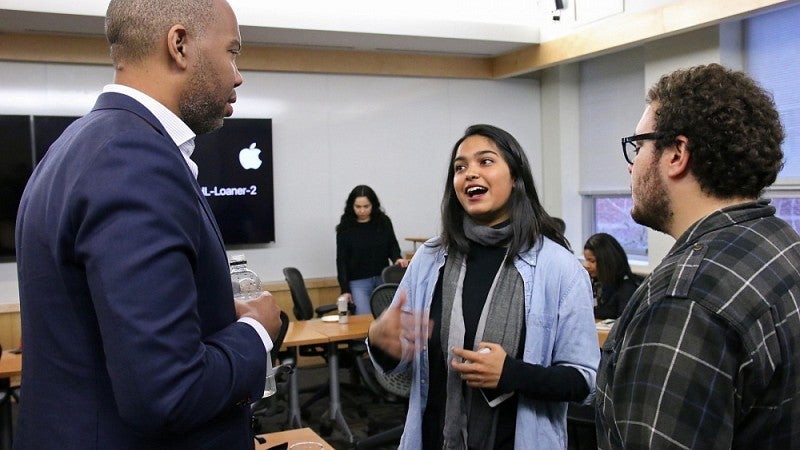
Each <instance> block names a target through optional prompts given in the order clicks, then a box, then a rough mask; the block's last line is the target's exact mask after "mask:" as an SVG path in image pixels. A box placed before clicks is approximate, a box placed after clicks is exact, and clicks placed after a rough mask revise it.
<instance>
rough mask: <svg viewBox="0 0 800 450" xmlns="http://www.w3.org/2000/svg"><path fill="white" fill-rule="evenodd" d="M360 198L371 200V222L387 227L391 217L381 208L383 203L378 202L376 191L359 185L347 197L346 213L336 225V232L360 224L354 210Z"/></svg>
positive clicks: (364, 185)
mask: <svg viewBox="0 0 800 450" xmlns="http://www.w3.org/2000/svg"><path fill="white" fill-rule="evenodd" d="M358 197H367V200H369V202H370V203H371V204H372V213H370V216H369V220H371V221H375V223H378V224H381V225H385V224H386V223H387V222H389V216H387V215H386V213H385V212H383V209H382V208H381V201H380V200H378V194H376V193H375V191H374V190H373V189H372V188H371V187H369V186H367V185H366V184H359V185H358V186H356V187H354V188H353V190H352V191H350V194H349V195H348V196H347V201H346V202H345V204H344V213H342V217H340V218H339V224H338V225H336V231H340V230H344V229H346V228H350V227H353V226H355V224H356V223H357V222H358V217H357V216H356V212H355V210H354V209H353V205H355V203H356V199H357V198H358Z"/></svg>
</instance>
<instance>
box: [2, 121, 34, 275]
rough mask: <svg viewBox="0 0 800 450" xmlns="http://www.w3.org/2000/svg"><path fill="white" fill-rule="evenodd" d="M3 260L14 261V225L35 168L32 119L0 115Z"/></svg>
mask: <svg viewBox="0 0 800 450" xmlns="http://www.w3.org/2000/svg"><path fill="white" fill-rule="evenodd" d="M0 143H2V149H1V150H0V155H1V156H0V261H13V260H14V256H15V253H16V252H15V249H14V226H15V224H16V221H17V209H18V208H19V199H20V198H21V197H22V191H23V190H25V184H26V183H27V182H28V177H30V175H31V171H32V169H33V156H32V146H31V118H30V116H14V115H0Z"/></svg>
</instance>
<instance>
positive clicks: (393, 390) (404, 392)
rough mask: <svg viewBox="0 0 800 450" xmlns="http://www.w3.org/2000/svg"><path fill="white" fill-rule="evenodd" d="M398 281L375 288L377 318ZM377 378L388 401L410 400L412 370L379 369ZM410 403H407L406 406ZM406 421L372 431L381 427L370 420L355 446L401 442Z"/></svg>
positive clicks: (392, 296)
mask: <svg viewBox="0 0 800 450" xmlns="http://www.w3.org/2000/svg"><path fill="white" fill-rule="evenodd" d="M397 287H398V284H397V283H384V284H382V285H380V286H378V287H376V288H375V290H374V291H372V295H371V296H370V307H371V308H372V315H373V317H375V318H376V319H377V318H378V316H380V315H381V313H383V311H385V310H386V308H388V307H389V305H391V303H392V300H393V299H394V294H395V292H397ZM374 374H375V379H376V381H377V382H378V384H379V385H380V386H381V388H383V390H384V395H383V398H384V400H386V401H390V402H397V401H398V399H402V401H403V402H404V403H405V402H407V400H408V397H409V396H410V392H411V371H405V372H401V373H397V374H391V375H389V374H384V373H381V372H380V371H379V370H375V371H374ZM407 407H408V405H407V404H406V408H407ZM398 416H399V417H400V418H401V419H404V418H405V414H400V415H398ZM403 426H404V423H403V421H402V420H401V422H400V424H399V425H395V426H392V427H391V428H389V429H387V430H383V431H380V432H377V433H372V431H371V430H372V429H373V428H380V426H379V424H376V423H374V422H372V421H371V422H370V423H369V426H368V434H369V436H367V437H366V438H364V439H361V440H360V441H358V442H356V445H355V448H356V449H358V450H360V449H369V448H375V447H379V446H385V445H388V444H397V443H399V442H400V436H402V434H403Z"/></svg>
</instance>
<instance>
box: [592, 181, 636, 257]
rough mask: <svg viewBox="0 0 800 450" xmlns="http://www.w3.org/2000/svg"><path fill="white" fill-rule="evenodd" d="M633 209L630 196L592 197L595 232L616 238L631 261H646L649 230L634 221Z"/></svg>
mask: <svg viewBox="0 0 800 450" xmlns="http://www.w3.org/2000/svg"><path fill="white" fill-rule="evenodd" d="M631 207H633V200H632V199H631V197H630V195H627V196H623V195H616V196H609V195H597V196H592V210H593V214H592V216H593V220H592V222H593V224H594V232H595V233H608V234H610V235H612V236H614V238H615V239H616V240H617V241H619V243H620V244H621V245H622V248H623V249H625V253H627V254H628V257H630V258H631V259H645V258H646V256H647V228H645V227H643V226H641V225H639V224H638V223H636V222H634V221H633V219H632V218H631Z"/></svg>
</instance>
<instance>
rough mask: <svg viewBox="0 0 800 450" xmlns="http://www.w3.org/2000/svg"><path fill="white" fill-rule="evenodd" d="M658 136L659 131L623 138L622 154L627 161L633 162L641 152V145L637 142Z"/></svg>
mask: <svg viewBox="0 0 800 450" xmlns="http://www.w3.org/2000/svg"><path fill="white" fill-rule="evenodd" d="M657 138H658V133H644V134H634V135H633V136H628V137H624V138H622V154H623V155H625V161H628V164H633V160H635V159H636V155H638V154H639V149H640V148H641V147H637V146H636V142H638V141H645V140H649V139H657Z"/></svg>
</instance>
